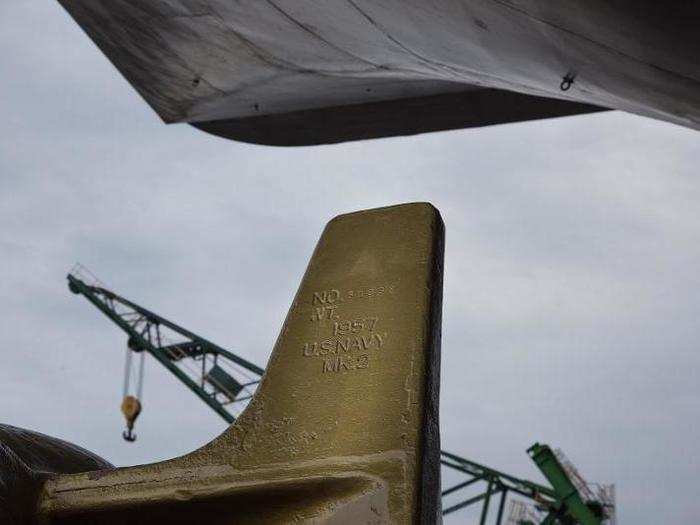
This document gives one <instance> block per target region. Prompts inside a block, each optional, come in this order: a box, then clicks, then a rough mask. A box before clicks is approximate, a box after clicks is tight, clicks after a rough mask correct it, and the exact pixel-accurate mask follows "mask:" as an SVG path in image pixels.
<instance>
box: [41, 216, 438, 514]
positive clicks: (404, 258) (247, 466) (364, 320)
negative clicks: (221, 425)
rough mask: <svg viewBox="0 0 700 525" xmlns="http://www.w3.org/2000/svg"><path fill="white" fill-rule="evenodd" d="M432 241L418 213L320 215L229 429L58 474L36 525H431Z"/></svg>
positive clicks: (434, 417)
mask: <svg viewBox="0 0 700 525" xmlns="http://www.w3.org/2000/svg"><path fill="white" fill-rule="evenodd" d="M443 243H444V233H443V225H442V220H441V218H440V215H439V213H438V211H437V210H436V209H435V208H434V207H432V206H431V205H429V204H425V203H418V204H405V205H400V206H393V207H387V208H379V209H375V210H368V211H362V212H357V213H351V214H347V215H341V216H339V217H336V218H335V219H333V220H332V221H330V222H329V223H328V225H327V226H326V228H325V230H324V232H323V234H322V236H321V239H320V240H319V242H318V245H317V247H316V250H315V251H314V254H313V257H312V258H311V261H310V263H309V265H308V268H307V270H306V273H305V275H304V277H303V280H302V282H301V286H300V288H299V290H298V292H297V294H296V296H295V298H294V300H293V303H292V306H291V308H290V310H289V313H288V315H287V318H286V320H285V323H284V325H283V327H282V330H281V332H280V335H279V338H278V339H277V342H276V344H275V347H274V350H273V352H272V356H271V358H270V361H269V363H268V366H267V370H266V372H265V375H264V377H263V379H262V383H261V385H260V387H259V389H258V391H257V393H256V394H255V397H254V399H253V400H252V401H251V403H250V405H249V406H248V407H247V409H246V410H245V411H244V412H243V414H242V415H241V416H240V417H239V418H238V419H237V420H236V422H235V423H233V424H232V425H231V426H230V427H229V428H228V429H227V430H226V431H225V432H224V433H223V434H222V435H220V436H219V437H218V438H216V439H215V440H214V441H212V442H211V443H209V444H208V445H205V446H204V447H202V448H201V449H198V450H196V451H194V452H192V453H190V454H188V455H185V456H182V457H179V458H176V459H173V460H169V461H164V462H160V463H154V464H150V465H142V466H137V467H129V468H117V469H113V470H103V471H98V472H87V473H79V474H60V475H56V476H53V477H51V478H49V479H48V480H47V481H46V483H45V484H44V486H43V490H42V492H41V494H40V496H39V499H38V507H37V511H36V519H37V521H40V522H41V523H49V524H55V525H67V524H69V523H70V524H76V525H81V524H88V523H89V524H97V525H116V524H120V525H121V524H127V523H128V524H133V525H141V524H143V525H145V524H153V523H164V524H185V523H188V524H189V523H197V524H204V525H233V524H236V525H245V524H256V525H258V524H273V523H274V524H277V523H314V524H316V523H324V524H325V523H327V524H336V525H339V524H353V525H359V524H385V523H387V524H388V523H392V524H394V523H396V524H433V523H439V522H440V519H441V518H440V471H439V466H440V456H439V454H440V443H439V429H438V428H439V427H438V394H439V392H438V391H439V357H440V324H441V308H442V306H441V305H442V264H443ZM251 300H254V298H251ZM130 413H133V412H130Z"/></svg>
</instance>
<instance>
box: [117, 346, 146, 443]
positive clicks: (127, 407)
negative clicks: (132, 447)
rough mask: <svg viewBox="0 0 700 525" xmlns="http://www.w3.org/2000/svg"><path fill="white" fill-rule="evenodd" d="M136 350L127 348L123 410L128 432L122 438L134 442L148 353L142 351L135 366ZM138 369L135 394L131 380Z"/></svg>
mask: <svg viewBox="0 0 700 525" xmlns="http://www.w3.org/2000/svg"><path fill="white" fill-rule="evenodd" d="M134 353H135V352H134V350H132V349H131V348H129V346H128V345H127V347H126V362H125V363H124V388H123V399H122V405H121V410H122V414H124V419H126V430H125V431H124V432H122V437H123V438H124V440H125V441H128V442H134V441H136V434H134V433H133V429H134V423H135V422H136V418H138V417H139V414H140V413H141V398H142V393H143V371H144V362H145V357H146V352H144V351H140V352H138V353H139V354H140V355H139V363H138V364H137V365H134V363H133V354H134ZM135 366H137V367H138V371H137V376H136V388H135V392H133V391H132V389H131V379H132V377H131V376H132V375H133V373H134V367H135Z"/></svg>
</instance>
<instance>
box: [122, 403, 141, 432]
mask: <svg viewBox="0 0 700 525" xmlns="http://www.w3.org/2000/svg"><path fill="white" fill-rule="evenodd" d="M122 413H123V414H124V419H126V430H125V431H124V432H122V437H123V438H124V441H128V442H130V443H133V442H134V441H136V434H134V433H133V432H132V431H133V429H134V422H135V421H136V418H137V417H139V414H140V413H141V402H140V401H139V400H138V398H136V397H134V396H125V397H124V400H123V401H122Z"/></svg>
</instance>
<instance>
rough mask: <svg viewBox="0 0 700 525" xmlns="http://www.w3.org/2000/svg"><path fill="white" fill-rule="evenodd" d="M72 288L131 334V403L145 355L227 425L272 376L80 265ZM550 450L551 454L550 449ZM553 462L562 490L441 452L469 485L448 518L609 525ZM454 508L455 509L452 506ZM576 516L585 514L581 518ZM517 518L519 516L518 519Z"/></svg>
mask: <svg viewBox="0 0 700 525" xmlns="http://www.w3.org/2000/svg"><path fill="white" fill-rule="evenodd" d="M68 286H69V288H70V290H71V291H72V292H73V293H76V294H79V295H82V296H84V297H85V298H86V299H87V300H88V301H90V302H91V303H92V304H93V305H94V306H96V307H97V308H98V309H99V310H100V311H101V312H102V313H103V314H105V315H106V316H107V317H108V318H109V319H110V320H111V321H112V322H114V323H115V324H116V325H117V326H118V327H119V328H121V329H122V330H123V331H124V332H125V333H126V334H127V338H128V339H127V370H126V374H125V384H124V394H125V396H126V395H127V394H129V389H130V386H129V385H130V382H129V375H130V374H131V371H130V363H131V362H132V357H133V355H134V354H139V355H140V357H141V362H143V356H144V355H145V354H146V353H148V354H151V355H152V356H153V357H154V358H155V359H156V360H157V361H158V362H159V363H160V364H161V365H163V366H164V367H165V368H166V369H168V370H169V371H170V372H171V373H172V374H173V375H175V377H177V378H178V379H179V380H180V381H181V382H182V383H184V384H185V385H186V386H187V387H188V388H189V389H190V390H192V392H194V394H196V395H197V396H198V397H199V398H200V399H201V400H202V401H204V402H205V403H206V404H207V405H209V407H210V408H211V409H212V410H214V412H216V413H217V414H218V415H219V416H220V417H221V418H222V419H224V421H226V422H227V423H233V422H234V421H235V420H236V417H238V415H239V414H240V413H241V412H242V410H243V409H244V408H245V406H246V405H247V402H248V401H249V400H250V399H251V398H252V397H253V395H254V393H255V389H256V388H257V385H258V383H259V382H260V379H261V377H262V375H263V374H264V372H265V370H264V369H263V368H260V367H259V366H257V365H255V364H253V363H251V362H249V361H247V360H246V359H243V358H242V357H240V356H238V355H236V354H234V353H232V352H230V351H228V350H226V349H224V348H221V347H220V346H218V345H216V344H214V343H212V342H211V341H208V340H206V339H204V338H202V337H200V336H199V335H197V334H194V333H192V332H190V331H189V330H186V329H185V328H182V327H181V326H178V325H176V324H175V323H173V322H171V321H169V320H167V319H165V318H163V317H161V316H159V315H157V314H155V313H153V312H151V311H149V310H147V309H145V308H143V307H141V306H139V305H138V304H135V303H133V302H131V301H129V300H127V299H125V298H124V297H121V296H119V295H117V294H116V293H114V292H112V291H111V290H109V289H107V288H106V287H105V286H104V285H103V284H102V283H101V282H100V281H99V280H98V279H97V278H96V277H95V276H94V275H93V274H92V273H90V272H89V270H87V269H86V268H85V267H83V266H81V265H76V266H75V267H74V268H73V270H72V271H71V273H69V274H68ZM142 370H143V369H141V374H137V375H139V376H140V377H138V383H139V384H138V386H137V388H136V394H137V395H138V397H140V390H141V386H140V381H141V380H142V378H143V376H142ZM546 449H547V450H549V447H546ZM550 452H551V451H550ZM538 457H539V458H540V459H542V458H543V457H544V455H543V454H540V455H539V456H538ZM552 457H554V460H552V459H551V458H550V457H549V456H547V457H546V461H544V460H543V461H540V463H543V464H544V465H545V467H546V469H547V470H545V469H541V470H542V472H543V473H544V474H545V476H546V477H547V478H548V479H549V480H550V482H552V479H554V481H555V483H553V486H554V487H555V488H550V487H546V486H544V485H540V484H537V483H533V482H531V481H527V480H523V479H519V478H516V477H514V476H510V475H508V474H505V473H503V472H499V471H497V470H495V469H492V468H489V467H486V466H484V465H481V464H479V463H475V462H473V461H470V460H468V459H466V458H463V457H460V456H458V455H456V454H452V453H449V452H446V451H442V452H441V464H442V466H443V467H444V468H445V469H449V470H450V471H452V473H457V474H458V475H459V476H463V477H464V480H462V481H459V482H458V483H456V484H455V485H453V486H451V487H449V488H447V489H446V490H444V491H443V492H442V496H443V514H451V513H453V512H456V511H458V510H461V509H465V508H467V507H472V506H475V505H479V504H480V505H481V517H480V521H479V523H480V525H485V524H486V523H487V520H488V518H489V511H490V509H491V506H492V503H493V502H494V501H495V500H496V499H498V503H497V510H496V515H495V521H493V520H491V521H490V523H495V524H496V525H501V523H503V519H504V517H505V516H504V510H505V505H506V500H507V498H508V496H509V495H516V496H520V497H524V498H527V499H528V500H530V501H531V502H534V504H535V505H536V506H537V508H538V509H543V510H544V511H545V512H546V514H545V515H546V517H545V519H544V520H543V521H541V523H542V524H551V525H556V524H560V525H570V524H575V523H581V525H601V524H602V523H604V521H603V520H601V519H598V518H595V519H592V520H591V519H589V518H590V516H591V513H590V512H586V510H587V509H586V508H583V510H581V509H580V508H579V507H580V502H581V497H580V496H579V492H578V490H577V489H576V488H575V485H574V483H572V482H571V481H570V480H569V475H568V473H567V472H566V471H565V470H564V469H561V468H560V469H559V471H558V470H557V466H558V465H559V467H561V465H560V464H559V462H558V460H557V459H556V457H555V456H554V453H552ZM533 459H535V458H534V457H533ZM536 463H537V461H536ZM540 463H538V466H539V465H540ZM552 472H554V474H553V475H554V478H550V476H549V474H550V473H552ZM557 476H558V477H557ZM555 478H556V479H555ZM562 479H563V481H562ZM557 483H559V486H560V487H561V488H562V490H565V491H566V492H565V493H561V494H560V493H559V492H558V491H557ZM578 483H579V481H578V480H577V484H578ZM475 489H478V490H477V493H476V494H474V490H475ZM572 490H573V493H572ZM448 498H449V500H448ZM455 498H456V502H455ZM572 498H573V500H574V501H575V505H574V507H576V508H574V509H573V514H572V512H571V509H570V508H569V504H568V503H569V502H571V501H572ZM448 501H451V502H452V503H447V502H448ZM511 504H515V506H513V507H512V508H518V509H520V508H521V507H522V506H523V505H522V503H521V502H518V501H517V500H511ZM586 504H587V503H586ZM577 505H578V507H577ZM584 507H585V505H584ZM576 511H579V512H582V513H583V514H582V515H581V516H580V517H579V516H578V515H577V514H576ZM511 515H513V513H512V512H511ZM509 522H512V523H513V524H514V525H537V522H534V521H529V520H520V519H518V520H516V521H512V520H510V519H509Z"/></svg>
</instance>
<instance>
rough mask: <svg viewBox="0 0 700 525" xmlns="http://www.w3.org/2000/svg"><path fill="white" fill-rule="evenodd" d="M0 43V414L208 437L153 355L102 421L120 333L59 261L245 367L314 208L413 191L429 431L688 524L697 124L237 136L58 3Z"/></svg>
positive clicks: (695, 462)
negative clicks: (110, 53) (296, 139)
mask: <svg viewBox="0 0 700 525" xmlns="http://www.w3.org/2000/svg"><path fill="white" fill-rule="evenodd" d="M0 46H1V47H0V48H1V49H2V52H0V73H1V74H2V76H1V79H0V108H1V110H2V114H1V116H2V118H1V119H0V138H1V139H2V140H0V220H1V221H2V227H1V228H0V254H1V255H2V258H1V260H2V264H1V266H0V270H1V271H0V274H1V275H2V280H0V299H2V300H1V301H0V330H1V333H2V338H3V344H2V349H3V350H2V351H3V356H4V359H3V361H2V363H3V364H2V367H0V385H1V386H0V388H1V393H2V395H1V396H0V417H1V419H2V421H3V422H6V423H10V424H14V425H17V426H22V427H26V428H31V429H35V430H39V431H42V432H45V433H48V434H51V435H55V436H58V437H61V438H64V439H67V440H69V441H72V442H75V443H78V444H80V445H83V446H85V447H87V448H89V449H90V450H93V451H95V452H97V453H99V454H101V455H102V456H104V457H106V458H107V459H109V460H111V461H113V462H114V463H116V464H119V465H130V464H135V463H142V462H151V461H155V460H160V459H165V458H169V457H172V456H174V455H177V454H181V453H184V452H187V451H189V450H191V449H193V448H195V447H196V446H198V445H201V444H203V443H205V442H207V441H209V440H210V439H211V438H213V437H214V436H215V435H217V434H218V433H220V432H221V431H222V430H223V429H224V424H223V422H222V421H221V420H220V419H219V418H218V417H217V416H216V415H215V414H214V413H213V412H211V410H210V409H209V408H207V407H206V406H204V404H203V403H201V402H200V401H199V400H198V399H196V398H195V397H194V396H193V395H192V394H191V393H190V392H189V391H187V390H186V389H185V388H184V387H183V386H181V385H180V384H178V383H177V382H176V381H175V380H174V379H172V378H171V377H169V376H167V375H166V372H164V371H163V370H161V369H160V368H159V367H158V365H157V364H156V363H155V362H154V361H150V362H148V367H147V370H146V384H145V392H144V397H145V399H144V412H143V414H142V416H141V418H140V420H139V421H138V423H137V429H136V430H137V434H139V441H137V442H136V444H134V445H127V444H125V443H124V442H123V441H122V439H121V430H122V425H123V423H122V418H121V415H120V413H119V403H120V397H121V381H122V368H123V357H124V345H125V338H124V337H123V336H122V334H121V333H119V332H118V331H117V329H116V328H115V327H114V326H113V325H111V324H110V323H109V322H108V321H107V320H106V319H105V318H103V317H102V316H100V314H99V313H98V312H97V311H96V310H95V309H94V308H93V307H91V306H90V305H89V304H88V303H87V302H86V301H85V300H83V299H81V298H79V297H77V296H75V295H72V294H70V293H69V292H68V290H67V288H66V284H65V274H66V272H67V271H68V270H69V269H70V267H71V266H72V264H73V263H74V262H76V261H80V262H82V263H83V264H85V265H86V266H88V267H89V268H90V269H92V270H93V271H94V272H95V273H96V274H97V275H98V276H100V277H101V278H102V280H103V281H105V282H106V283H107V284H108V285H110V286H111V287H112V288H113V289H115V291H117V292H118V293H121V294H123V295H125V296H126V297H129V298H131V299H132V300H134V301H136V302H139V303H140V304H142V305H144V306H146V307H148V308H151V309H153V310H154V311H156V312H158V313H160V314H161V315H164V316H165V317H168V318H170V319H172V320H174V321H176V322H179V323H181V324H183V325H184V326H186V327H188V328H189V329H191V330H193V331H195V332H198V333H200V334H202V335H204V336H205V337H207V338H209V339H211V340H213V341H215V342H217V343H219V344H221V345H222V346H225V347H227V348H230V349H232V350H233V351H235V352H238V353H240V354H241V355H243V356H244V357H246V358H248V359H250V360H252V361H254V362H257V363H259V364H261V365H264V364H265V363H266V360H267V357H268V354H269V352H270V350H271V348H272V345H273V343H274V340H275V338H276V336H277V332H278V330H279V328H280V325H281V322H282V320H283V317H284V315H285V314H286V311H287V308H288V307H289V304H290V302H291V299H292V296H293V294H294V292H295V290H296V287H297V285H298V282H299V279H300V277H301V275H302V273H303V271H304V268H305V265H306V263H307V260H308V258H309V256H310V254H311V251H312V249H313V247H314V244H315V242H316V240H317V238H318V235H319V234H320V231H321V229H322V227H323V225H324V223H325V222H326V221H327V220H328V219H330V218H331V217H333V216H334V215H336V214H338V213H342V212H347V211H353V210H357V209H364V208H371V207H376V206H383V205H388V204H395V203H400V202H406V201H416V200H420V201H430V202H432V203H433V204H435V205H436V206H437V207H438V208H439V209H440V211H441V212H442V214H443V218H444V220H445V223H446V228H447V252H446V264H445V271H446V276H445V303H444V326H443V333H444V337H443V354H442V362H443V368H442V398H441V403H442V408H441V418H442V420H441V428H442V441H443V447H444V448H446V449H448V450H452V451H455V452H457V453H460V454H462V455H465V456H467V457H469V458H471V459H474V460H476V461H479V462H482V463H486V464H489V465H492V466H494V467H497V468H500V469H502V470H505V471H507V472H510V473H512V474H515V475H518V476H522V477H527V478H531V479H534V480H538V481H540V480H541V477H540V476H539V474H538V472H537V471H536V469H535V467H534V466H533V465H532V464H531V462H530V460H529V458H528V457H527V455H526V454H525V449H526V448H527V447H528V446H529V445H530V444H532V443H533V442H535V441H541V442H547V443H550V444H552V445H554V446H557V447H561V448H562V449H563V450H564V451H565V452H566V453H567V454H568V456H569V457H570V458H571V459H572V460H573V461H574V462H575V463H576V464H577V465H578V466H579V469H580V470H581V471H582V472H583V473H584V474H585V476H586V477H587V478H588V479H589V480H591V481H601V482H609V483H615V484H616V485H617V490H618V503H619V522H620V523H621V524H622V525H625V524H627V523H630V524H632V523H679V524H681V523H683V524H685V523H697V522H699V521H700V500H698V498H697V493H698V479H697V478H698V472H699V471H700V460H699V459H698V458H699V457H700V454H699V453H698V450H697V448H698V443H700V423H699V422H698V417H697V413H698V399H699V396H700V384H699V382H698V380H697V377H698V370H699V369H700V354H699V352H698V341H700V323H698V322H697V314H698V312H699V311H700V293H699V292H700V277H699V276H700V274H699V272H698V267H699V266H700V206H699V204H700V180H699V179H698V160H699V154H700V140H699V139H700V134H698V133H697V132H694V131H690V130H687V129H683V128H680V127H675V126H673V125H670V124H664V123H660V122H654V121H651V120H648V119H644V118H640V117H635V116H631V115H626V114H622V113H618V112H615V113H607V114H596V115H590V116H582V117H572V118H564V119H557V120H551V121H543V122H534V123H525V124H515V125H507V126H497V127H491V128H484V129H476V130H467V131H457V132H449V133H437V134H429V135H424V136H420V137H413V138H400V139H388V140H380V141H374V142H362V143H354V144H346V145H338V146H327V147H317V148H301V149H279V148H270V147H260V146H250V145H245V144H237V143H233V142H227V141H224V140H222V139H217V138H214V137H210V136H207V135H205V134H204V133H201V132H199V131H196V130H194V129H193V128H190V127H188V126H185V125H175V126H165V125H164V124H162V123H161V122H160V121H159V120H158V118H157V117H156V116H155V114H154V113H153V112H152V111H151V110H150V109H149V108H148V107H147V106H146V104H145V103H143V102H142V101H141V100H140V98H139V97H138V95H137V94H136V93H135V91H133V89H132V88H131V87H129V85H128V84H127V82H126V81H125V80H123V79H122V78H121V77H120V76H119V74H118V73H117V72H116V70H115V69H114V68H113V67H112V66H111V65H110V64H109V62H108V61H107V60H106V59H105V58H104V57H103V56H102V55H101V53H100V52H99V51H98V50H97V48H96V47H95V46H94V45H93V44H92V43H91V42H90V40H89V39H88V38H87V37H86V36H85V35H84V34H83V33H82V32H81V31H80V29H79V28H78V27H77V26H76V25H75V24H74V23H73V22H72V20H71V19H70V18H69V17H68V16H67V14H66V13H65V12H64V11H63V10H62V9H61V8H60V7H59V5H58V4H57V3H56V2H53V1H43V2H39V1H35V0H4V1H3V2H1V3H0ZM253 298H255V300H253ZM260 298H263V300H260ZM447 523H448V524H458V523H465V524H471V523H473V517H472V516H471V515H468V514H465V515H461V516H460V515H456V516H455V517H454V518H452V519H449V520H447Z"/></svg>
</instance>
